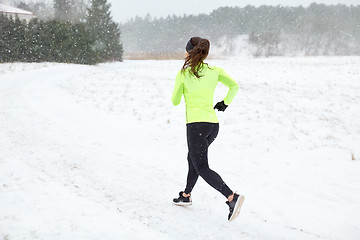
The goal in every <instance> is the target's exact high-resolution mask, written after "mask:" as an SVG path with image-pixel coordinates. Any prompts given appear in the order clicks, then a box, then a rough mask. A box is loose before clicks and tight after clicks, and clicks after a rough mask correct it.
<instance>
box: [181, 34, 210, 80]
mask: <svg viewBox="0 0 360 240" xmlns="http://www.w3.org/2000/svg"><path fill="white" fill-rule="evenodd" d="M188 46H191V47H192V46H193V48H192V49H189V48H188ZM209 48H210V42H209V40H207V39H205V38H199V37H192V38H191V39H190V40H189V42H188V44H187V50H189V51H188V56H187V57H186V58H185V63H184V66H183V67H182V70H183V71H184V70H185V69H186V68H188V67H190V69H191V72H192V73H193V74H194V75H195V76H196V77H197V78H200V77H201V76H200V75H199V71H200V70H201V69H202V68H203V65H204V60H205V58H206V57H207V56H208V54H209Z"/></svg>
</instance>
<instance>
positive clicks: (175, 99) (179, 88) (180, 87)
mask: <svg viewBox="0 0 360 240" xmlns="http://www.w3.org/2000/svg"><path fill="white" fill-rule="evenodd" d="M183 91H184V83H183V78H182V74H181V71H179V72H178V74H177V75H176V80H175V86H174V90H173V94H172V97H171V101H172V103H173V105H174V106H176V105H179V104H180V101H181V96H182V94H183Z"/></svg>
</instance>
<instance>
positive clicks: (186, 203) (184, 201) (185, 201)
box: [173, 191, 192, 206]
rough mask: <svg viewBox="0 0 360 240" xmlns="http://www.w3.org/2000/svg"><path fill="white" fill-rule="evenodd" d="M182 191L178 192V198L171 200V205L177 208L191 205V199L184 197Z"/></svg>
mask: <svg viewBox="0 0 360 240" xmlns="http://www.w3.org/2000/svg"><path fill="white" fill-rule="evenodd" d="M183 193H184V192H183V191H181V192H179V197H178V198H174V199H173V204H175V205H178V206H190V205H191V204H192V200H191V197H190V196H189V197H184V196H183Z"/></svg>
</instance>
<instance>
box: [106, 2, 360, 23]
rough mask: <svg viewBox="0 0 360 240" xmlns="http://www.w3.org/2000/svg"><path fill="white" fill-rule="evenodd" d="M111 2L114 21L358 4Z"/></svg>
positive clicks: (354, 3) (357, 3) (352, 3)
mask: <svg viewBox="0 0 360 240" xmlns="http://www.w3.org/2000/svg"><path fill="white" fill-rule="evenodd" d="M108 1H109V2H110V3H111V4H112V8H111V11H112V15H113V17H114V20H115V21H118V22H126V21H127V20H129V19H130V18H132V17H135V16H140V17H143V16H145V15H146V14H147V13H150V15H151V16H152V17H154V16H155V17H166V16H167V15H169V14H170V15H172V14H175V15H183V14H184V13H186V14H199V13H210V12H212V10H214V9H217V8H218V7H223V6H240V7H245V6H246V5H255V6H260V5H283V6H299V5H302V6H304V7H306V6H308V5H309V4H310V3H312V2H316V3H325V4H328V5H330V4H338V3H342V4H346V5H360V0H126V1H119V0H108Z"/></svg>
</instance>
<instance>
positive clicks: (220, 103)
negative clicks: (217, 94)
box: [214, 101, 228, 112]
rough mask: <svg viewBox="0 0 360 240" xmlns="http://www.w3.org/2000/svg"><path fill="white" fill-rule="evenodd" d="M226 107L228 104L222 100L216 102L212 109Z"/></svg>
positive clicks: (222, 109)
mask: <svg viewBox="0 0 360 240" xmlns="http://www.w3.org/2000/svg"><path fill="white" fill-rule="evenodd" d="M227 107H228V105H226V104H225V103H224V101H221V102H218V103H217V104H216V105H215V107H214V109H217V110H218V111H222V112H223V111H225V109H226V108H227Z"/></svg>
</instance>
